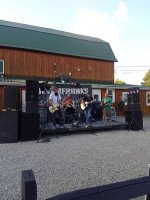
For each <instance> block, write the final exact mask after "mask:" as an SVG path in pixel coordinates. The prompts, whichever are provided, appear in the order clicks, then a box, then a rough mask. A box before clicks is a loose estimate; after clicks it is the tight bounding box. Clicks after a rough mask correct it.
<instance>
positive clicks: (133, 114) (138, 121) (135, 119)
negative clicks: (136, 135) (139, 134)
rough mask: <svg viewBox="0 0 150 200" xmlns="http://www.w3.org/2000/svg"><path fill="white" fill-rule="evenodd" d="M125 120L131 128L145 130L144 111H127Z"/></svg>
mask: <svg viewBox="0 0 150 200" xmlns="http://www.w3.org/2000/svg"><path fill="white" fill-rule="evenodd" d="M125 120H126V123H127V128H128V129H131V130H134V131H136V130H143V114H142V111H126V112H125Z"/></svg>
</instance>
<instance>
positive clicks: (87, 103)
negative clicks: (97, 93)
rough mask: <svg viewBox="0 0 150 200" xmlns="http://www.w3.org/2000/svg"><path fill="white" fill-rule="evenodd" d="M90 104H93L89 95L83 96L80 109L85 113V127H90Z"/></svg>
mask: <svg viewBox="0 0 150 200" xmlns="http://www.w3.org/2000/svg"><path fill="white" fill-rule="evenodd" d="M92 102H93V97H92V96H90V95H89V94H86V95H84V96H83V99H82V101H81V109H82V110H84V113H85V123H86V125H85V127H91V126H92V122H91V111H92Z"/></svg>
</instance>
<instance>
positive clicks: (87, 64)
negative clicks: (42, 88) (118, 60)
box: [0, 48, 114, 83]
mask: <svg viewBox="0 0 150 200" xmlns="http://www.w3.org/2000/svg"><path fill="white" fill-rule="evenodd" d="M0 59H1V60H4V61H5V74H7V75H17V76H26V77H43V78H48V79H55V78H56V77H58V76H59V75H60V74H69V73H71V79H75V80H76V79H77V80H90V81H104V82H108V83H114V62H107V61H100V60H94V59H93V60H92V59H85V58H77V57H69V56H63V55H54V54H50V53H41V52H33V51H25V50H19V49H18V50H17V49H8V48H0Z"/></svg>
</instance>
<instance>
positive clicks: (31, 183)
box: [21, 170, 37, 200]
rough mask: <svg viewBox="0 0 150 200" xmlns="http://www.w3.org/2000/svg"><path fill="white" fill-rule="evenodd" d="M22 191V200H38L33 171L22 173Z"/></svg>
mask: <svg viewBox="0 0 150 200" xmlns="http://www.w3.org/2000/svg"><path fill="white" fill-rule="evenodd" d="M21 190H22V191H21V193H22V194H21V196H22V200H37V185H36V180H35V177H34V174H33V171H32V170H24V171H22V176H21Z"/></svg>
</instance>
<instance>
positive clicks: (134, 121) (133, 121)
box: [128, 116, 145, 132]
mask: <svg viewBox="0 0 150 200" xmlns="http://www.w3.org/2000/svg"><path fill="white" fill-rule="evenodd" d="M133 123H135V124H136V125H137V126H138V127H139V128H140V129H139V130H142V131H144V132H145V130H144V129H143V127H142V126H141V125H140V124H139V123H138V122H137V121H136V120H135V119H134V118H133V116H132V119H131V123H130V126H129V127H128V131H129V130H130V129H131V126H132V124H133Z"/></svg>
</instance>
